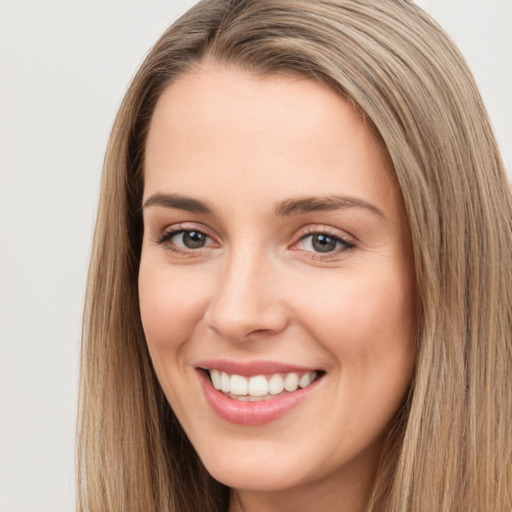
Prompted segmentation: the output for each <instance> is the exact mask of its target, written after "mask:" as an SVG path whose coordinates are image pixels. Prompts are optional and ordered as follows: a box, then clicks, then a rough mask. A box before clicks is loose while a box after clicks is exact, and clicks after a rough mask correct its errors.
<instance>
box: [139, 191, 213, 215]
mask: <svg viewBox="0 0 512 512" xmlns="http://www.w3.org/2000/svg"><path fill="white" fill-rule="evenodd" d="M148 206H163V207H164V208H175V209H176V210H185V211H187V212H191V213H213V211H212V209H211V208H210V207H208V206H207V205H206V204H205V203H203V202H202V201H198V200H197V199H192V198H191V197H186V196H182V195H179V194H161V193H158V194H153V195H152V196H149V197H148V198H147V199H146V201H144V205H143V208H147V207H148Z"/></svg>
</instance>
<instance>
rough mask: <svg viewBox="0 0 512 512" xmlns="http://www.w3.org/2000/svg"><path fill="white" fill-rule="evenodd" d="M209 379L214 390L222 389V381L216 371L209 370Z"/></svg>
mask: <svg viewBox="0 0 512 512" xmlns="http://www.w3.org/2000/svg"><path fill="white" fill-rule="evenodd" d="M210 377H211V378H212V384H213V387H214V388H215V389H222V379H221V376H220V372H219V371H218V370H210Z"/></svg>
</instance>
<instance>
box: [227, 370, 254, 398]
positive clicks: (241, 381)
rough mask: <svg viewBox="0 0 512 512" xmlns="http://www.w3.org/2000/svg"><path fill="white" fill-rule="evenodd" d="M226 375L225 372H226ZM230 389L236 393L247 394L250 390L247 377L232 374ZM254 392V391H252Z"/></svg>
mask: <svg viewBox="0 0 512 512" xmlns="http://www.w3.org/2000/svg"><path fill="white" fill-rule="evenodd" d="M224 375H225V374H224ZM229 387H230V389H229V391H230V392H231V393H233V394H234V395H247V394H248V393H247V392H248V390H249V385H248V382H247V379H246V378H245V377H242V376H240V375H231V380H230V381H229ZM251 394H252V393H251Z"/></svg>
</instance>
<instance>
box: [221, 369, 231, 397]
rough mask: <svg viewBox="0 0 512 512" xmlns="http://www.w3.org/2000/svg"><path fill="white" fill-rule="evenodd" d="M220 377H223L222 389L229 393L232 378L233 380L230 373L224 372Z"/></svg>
mask: <svg viewBox="0 0 512 512" xmlns="http://www.w3.org/2000/svg"><path fill="white" fill-rule="evenodd" d="M220 377H221V379H220V382H221V389H222V391H224V393H229V392H230V387H229V385H230V380H231V379H230V378H229V375H228V374H227V373H224V372H222V373H221V374H220Z"/></svg>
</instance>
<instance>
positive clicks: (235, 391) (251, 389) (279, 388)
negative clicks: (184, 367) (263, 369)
mask: <svg viewBox="0 0 512 512" xmlns="http://www.w3.org/2000/svg"><path fill="white" fill-rule="evenodd" d="M206 372H207V374H208V376H209V377H210V381H211V383H212V385H213V387H214V388H215V389H216V390H218V391H221V392H222V393H223V394H224V395H225V396H227V397H229V398H231V399H233V400H241V401H248V402H258V401H261V400H271V399H272V398H275V397H278V396H282V395H284V394H288V393H294V392H295V391H297V390H298V389H304V388H307V387H308V386H310V385H311V384H312V383H313V382H315V381H316V380H317V379H318V378H319V377H320V376H321V375H322V374H323V372H321V371H320V370H314V371H308V372H302V373H299V372H288V373H274V374H267V375H255V376H252V377H244V376H243V375H238V374H229V373H227V372H224V371H221V370H216V369H209V370H206Z"/></svg>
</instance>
